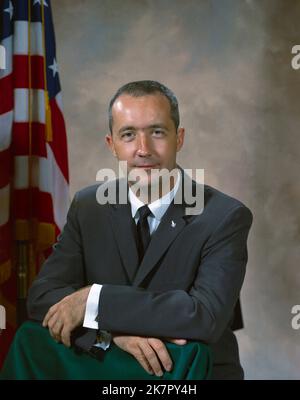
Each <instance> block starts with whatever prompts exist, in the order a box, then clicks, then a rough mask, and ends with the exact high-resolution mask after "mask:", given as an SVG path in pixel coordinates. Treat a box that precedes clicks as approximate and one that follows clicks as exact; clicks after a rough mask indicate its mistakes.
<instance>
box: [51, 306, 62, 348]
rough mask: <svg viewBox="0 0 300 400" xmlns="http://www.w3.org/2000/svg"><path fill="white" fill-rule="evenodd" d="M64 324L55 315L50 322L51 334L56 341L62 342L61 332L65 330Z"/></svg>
mask: <svg viewBox="0 0 300 400" xmlns="http://www.w3.org/2000/svg"><path fill="white" fill-rule="evenodd" d="M63 326H64V323H63V321H62V320H61V319H60V317H59V315H58V314H57V313H56V314H54V315H53V316H52V317H51V319H50V320H49V321H48V328H49V333H50V335H51V336H52V337H53V339H54V340H56V341H57V342H60V337H61V331H62V329H63Z"/></svg>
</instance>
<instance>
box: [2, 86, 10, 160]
mask: <svg viewBox="0 0 300 400" xmlns="http://www.w3.org/2000/svg"><path fill="white" fill-rule="evenodd" d="M0 82H1V81H0ZM12 122H13V112H12V111H8V112H6V113H4V114H2V115H1V114H0V152H1V151H3V150H6V149H8V147H9V146H10V143H11V129H12ZM0 165H2V166H3V165H5V164H0Z"/></svg>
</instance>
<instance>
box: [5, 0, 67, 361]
mask: <svg viewBox="0 0 300 400" xmlns="http://www.w3.org/2000/svg"><path fill="white" fill-rule="evenodd" d="M0 5H1V9H0V19H1V25H2V29H1V32H0V35H1V36H0V43H1V45H2V46H4V48H5V53H6V54H5V64H6V65H5V69H3V70H0V304H2V305H4V306H5V308H6V317H7V321H6V327H7V329H6V331H4V332H2V335H1V336H0V365H1V361H3V357H4V354H5V352H6V350H7V347H8V346H9V342H10V341H11V339H12V337H13V334H14V331H15V329H16V325H17V324H16V302H17V298H18V293H17V282H18V271H17V268H18V267H17V262H18V260H17V258H18V257H19V256H20V254H19V253H20V247H18V246H19V245H20V244H21V245H22V246H23V249H24V245H25V246H26V248H25V250H26V252H25V256H26V257H27V258H26V261H27V262H28V275H27V278H26V279H27V281H26V282H27V283H26V285H27V287H28V286H29V285H30V284H31V282H32V280H33V279H34V277H35V275H36V273H37V272H38V270H39V268H40V265H41V263H42V262H43V261H44V259H45V258H46V257H47V256H48V255H49V254H50V252H51V246H52V244H53V243H54V242H55V241H56V237H57V235H58V234H59V233H60V231H61V229H62V227H63V225H64V223H65V218H66V213H67V209H68V207H69V172H68V157H67V141H66V130H65V123H64V118H63V113H62V104H61V88H60V82H59V76H58V67H57V62H56V50H55V38H54V30H53V22H52V14H51V4H50V0H15V1H11V0H2V1H1V3H0ZM1 25H0V26H1ZM2 49H3V48H2ZM1 358H2V360H1Z"/></svg>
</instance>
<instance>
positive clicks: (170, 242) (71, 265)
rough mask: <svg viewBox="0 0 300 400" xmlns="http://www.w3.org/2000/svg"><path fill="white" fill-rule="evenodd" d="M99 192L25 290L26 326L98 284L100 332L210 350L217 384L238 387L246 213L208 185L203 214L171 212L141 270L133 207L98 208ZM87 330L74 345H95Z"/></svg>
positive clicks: (73, 212) (76, 210)
mask: <svg viewBox="0 0 300 400" xmlns="http://www.w3.org/2000/svg"><path fill="white" fill-rule="evenodd" d="M183 177H184V179H190V178H189V177H188V176H186V175H185V174H183ZM195 185H196V183H195V182H193V183H192V186H193V190H195V188H196V186H195ZM98 186H99V185H96V186H92V187H88V188H86V189H83V190H82V191H80V192H78V193H77V194H76V195H75V198H74V200H73V202H72V204H71V207H70V210H69V213H68V218H67V223H66V225H65V227H64V230H63V232H62V234H61V236H60V238H59V240H58V242H57V243H56V244H55V246H54V250H53V253H52V254H51V256H50V257H49V258H48V259H47V261H46V262H45V264H44V265H43V268H42V269H41V271H40V273H39V275H38V276H37V278H36V280H35V281H34V283H33V285H32V287H31V289H30V292H29V298H28V311H29V315H30V317H31V318H34V319H37V320H42V319H43V317H44V315H45V314H46V312H47V311H48V309H49V307H50V306H51V305H53V304H54V303H56V302H58V301H60V300H61V299H62V298H63V297H65V296H66V295H68V294H71V293H72V292H74V291H75V290H77V289H79V288H81V287H83V286H86V285H90V284H93V283H100V284H103V288H102V291H101V296H100V302H99V315H98V321H99V327H100V329H103V330H107V331H111V332H123V333H128V334H132V335H140V336H151V337H173V338H186V339H190V340H198V341H202V342H205V343H208V344H210V345H211V347H212V351H213V356H214V368H213V378H215V379H242V378H243V369H242V367H241V365H240V362H239V352H238V346H237V341H236V338H235V335H234V334H233V332H232V330H231V324H232V320H233V314H234V307H235V305H236V303H237V300H238V297H239V293H240V289H241V287H242V283H243V280H244V276H245V267H246V263H247V244H246V242H247V236H248V232H249V229H250V226H251V223H252V214H251V212H250V210H249V209H248V208H247V207H245V206H244V205H243V204H242V203H241V202H239V201H238V200H236V199H233V198H232V197H229V196H227V195H225V194H224V193H221V192H220V191H218V190H216V189H214V188H212V187H209V186H207V185H204V186H203V187H202V188H204V210H203V212H202V213H201V214H198V215H186V214H185V208H186V207H187V206H188V207H191V205H187V204H185V203H183V204H174V203H172V204H171V205H170V206H169V208H168V210H167V212H166V214H165V215H164V217H163V219H162V221H161V223H160V225H159V227H158V229H157V230H156V231H155V232H154V234H153V235H152V238H151V242H150V245H149V247H148V249H147V251H146V254H145V256H144V259H143V260H142V262H141V265H140V266H139V265H138V253H137V248H136V240H135V235H136V233H135V224H134V221H133V219H132V217H131V207H130V204H125V205H121V204H116V205H112V204H106V205H99V204H98V203H97V201H96V190H97V187H98ZM174 224H175V226H174ZM90 331H91V330H86V329H81V330H80V334H79V341H78V343H79V345H80V343H84V342H85V337H90V338H91V337H92V335H90V333H91V332H90ZM90 344H91V343H90ZM83 347H85V346H83Z"/></svg>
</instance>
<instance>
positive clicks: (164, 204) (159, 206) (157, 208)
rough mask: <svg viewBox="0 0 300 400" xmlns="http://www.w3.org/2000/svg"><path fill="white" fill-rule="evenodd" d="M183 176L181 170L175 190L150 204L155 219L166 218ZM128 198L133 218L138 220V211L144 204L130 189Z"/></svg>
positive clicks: (178, 173)
mask: <svg viewBox="0 0 300 400" xmlns="http://www.w3.org/2000/svg"><path fill="white" fill-rule="evenodd" d="M180 179H181V174H180V172H179V170H178V171H177V179H176V183H175V185H174V187H173V189H172V190H171V191H170V192H168V193H166V194H165V195H164V196H163V197H161V198H159V199H157V200H155V201H153V202H152V203H150V204H148V207H149V208H150V211H151V212H152V214H153V215H154V218H155V219H157V220H158V221H160V220H161V219H162V217H163V216H164V214H165V212H166V211H167V209H168V207H169V205H170V204H171V202H172V201H173V199H174V197H175V196H176V193H177V191H178V189H179V184H180ZM128 198H129V201H130V204H131V215H132V218H136V213H137V210H138V209H139V208H140V207H142V206H143V205H144V203H143V202H142V201H141V200H140V199H139V198H138V197H136V195H135V194H134V193H133V191H132V190H131V189H130V188H129V190H128Z"/></svg>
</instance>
